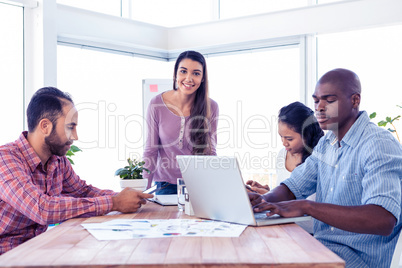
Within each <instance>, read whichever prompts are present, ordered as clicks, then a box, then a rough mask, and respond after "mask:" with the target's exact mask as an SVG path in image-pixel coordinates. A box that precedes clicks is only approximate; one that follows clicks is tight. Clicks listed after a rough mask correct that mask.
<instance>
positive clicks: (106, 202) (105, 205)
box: [95, 195, 113, 216]
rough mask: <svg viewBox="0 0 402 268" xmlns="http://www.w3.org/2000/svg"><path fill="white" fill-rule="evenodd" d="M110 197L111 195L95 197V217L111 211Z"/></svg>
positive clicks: (111, 202)
mask: <svg viewBox="0 0 402 268" xmlns="http://www.w3.org/2000/svg"><path fill="white" fill-rule="evenodd" d="M112 196H113V195H106V196H101V197H97V198H96V199H95V208H96V215H97V216H102V215H105V214H107V213H109V212H110V211H111V210H112V207H113V201H112Z"/></svg>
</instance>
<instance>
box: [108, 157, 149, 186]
mask: <svg viewBox="0 0 402 268" xmlns="http://www.w3.org/2000/svg"><path fill="white" fill-rule="evenodd" d="M127 162H128V166H125V167H123V168H119V169H118V170H116V172H115V174H114V175H115V176H119V177H120V187H121V188H122V189H124V188H126V187H130V188H134V189H136V190H139V191H144V190H145V189H146V188H147V186H148V179H144V177H143V176H142V173H143V172H144V171H145V172H148V174H149V173H150V171H149V170H148V169H146V168H144V164H145V162H144V161H138V160H136V159H133V160H131V159H130V158H128V159H127Z"/></svg>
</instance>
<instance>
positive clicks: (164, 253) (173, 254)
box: [0, 203, 345, 267]
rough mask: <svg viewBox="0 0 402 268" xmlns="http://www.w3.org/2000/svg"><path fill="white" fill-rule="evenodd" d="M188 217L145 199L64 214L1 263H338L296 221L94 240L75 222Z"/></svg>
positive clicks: (14, 265)
mask: <svg viewBox="0 0 402 268" xmlns="http://www.w3.org/2000/svg"><path fill="white" fill-rule="evenodd" d="M117 218H120V219H121V218H124V219H133V218H137V219H141V218H146V219H174V218H191V217H189V216H187V215H185V214H184V213H182V212H178V210H177V207H175V206H170V207H162V206H160V205H157V204H154V203H147V204H146V205H144V206H143V207H142V208H141V209H140V210H139V211H138V213H134V214H119V215H108V216H102V217H92V218H80V219H71V220H68V221H66V222H64V223H62V224H60V225H58V226H56V227H54V228H53V229H51V230H49V231H47V232H45V233H43V234H41V235H39V236H37V237H35V238H33V239H31V240H29V241H27V242H26V243H24V244H22V245H20V246H18V247H17V248H14V249H13V250H11V251H9V252H7V253H5V254H3V255H2V256H0V266H2V267H34V266H37V267H76V266H81V267H111V266H114V267H129V266H134V265H136V267H138V266H137V265H140V266H147V267H156V266H169V267H177V266H179V267H194V266H198V267H216V266H236V267H279V266H280V267H344V266H345V263H344V261H343V260H342V259H341V258H339V257H338V256H337V255H335V254H334V253H333V252H332V251H330V250H329V249H328V248H326V247H325V246H324V245H322V244H321V243H320V242H318V241H317V240H316V239H315V238H313V237H312V236H311V235H309V234H308V233H307V232H305V231H304V230H303V229H302V228H300V227H299V226H298V225H296V224H285V225H276V226H269V227H268V226H267V227H255V228H254V227H247V228H246V229H245V231H244V232H243V233H242V234H241V236H240V237H233V238H226V237H225V238H220V237H169V238H147V239H146V238H143V239H132V240H113V241H98V240H96V239H95V238H94V237H93V236H92V235H91V234H89V233H88V231H86V230H85V229H83V228H82V226H81V223H96V222H103V221H109V220H112V219H117Z"/></svg>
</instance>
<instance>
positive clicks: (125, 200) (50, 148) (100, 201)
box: [0, 87, 153, 254]
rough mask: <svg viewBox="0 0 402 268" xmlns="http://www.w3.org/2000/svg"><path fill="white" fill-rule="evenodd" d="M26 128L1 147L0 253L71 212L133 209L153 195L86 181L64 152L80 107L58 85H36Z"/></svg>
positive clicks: (73, 136)
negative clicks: (36, 89) (16, 137)
mask: <svg viewBox="0 0 402 268" xmlns="http://www.w3.org/2000/svg"><path fill="white" fill-rule="evenodd" d="M27 119H28V131H24V132H22V134H21V135H20V137H19V138H18V139H17V140H16V141H15V142H12V143H8V144H6V145H3V146H1V147H0V254H3V253H4V252H6V251H8V250H10V249H12V248H14V247H16V246H18V245H20V244H22V243H23V242H25V241H27V240H29V239H31V238H33V237H35V236H37V235H39V234H41V233H43V232H44V231H46V229H47V227H48V225H49V224H52V223H58V222H62V221H65V220H67V219H70V218H74V217H90V216H98V215H104V214H106V213H108V212H110V211H120V212H123V213H130V212H135V211H136V210H137V209H138V208H140V207H141V204H145V199H146V198H151V197H152V196H153V195H150V194H144V193H142V192H139V191H136V190H133V189H129V188H126V189H124V190H123V191H121V192H120V193H115V192H113V191H111V190H100V189H98V188H96V187H93V186H91V185H87V184H86V183H85V181H83V180H81V179H80V178H79V176H78V175H76V174H75V172H74V170H73V168H72V166H71V164H70V162H69V161H68V160H67V158H66V156H65V154H66V152H67V151H68V150H69V148H70V146H71V144H72V143H73V141H74V140H77V138H78V137H77V130H76V127H77V121H78V112H77V110H76V108H75V106H74V103H73V101H72V99H71V98H70V96H69V95H68V94H66V93H64V92H62V91H60V90H58V89H57V88H53V87H46V88H41V89H39V90H38V91H37V92H36V93H35V94H34V96H33V97H32V99H31V101H30V103H29V105H28V109H27Z"/></svg>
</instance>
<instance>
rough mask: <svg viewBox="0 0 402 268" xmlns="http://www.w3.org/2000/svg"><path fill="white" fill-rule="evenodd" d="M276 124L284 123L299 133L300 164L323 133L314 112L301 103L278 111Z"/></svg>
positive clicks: (295, 103) (294, 103) (292, 104)
mask: <svg viewBox="0 0 402 268" xmlns="http://www.w3.org/2000/svg"><path fill="white" fill-rule="evenodd" d="M278 122H282V123H285V124H286V125H287V126H288V127H289V128H290V129H292V130H293V131H295V132H297V133H299V134H300V135H301V137H302V140H303V143H304V149H303V156H302V162H301V163H304V161H305V160H306V158H307V157H309V156H310V155H311V153H312V152H313V149H314V147H315V146H316V145H317V143H318V141H319V140H320V138H321V137H322V136H324V131H322V129H321V128H320V125H319V124H318V122H317V119H316V118H315V116H314V112H313V111H312V110H311V109H310V108H308V107H307V106H306V105H304V104H303V103H301V102H298V101H296V102H293V103H291V104H289V105H287V106H284V107H282V108H281V109H280V110H279V118H278Z"/></svg>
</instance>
